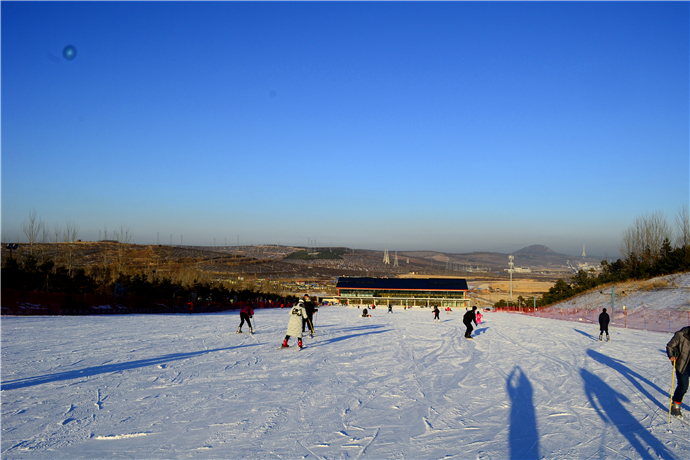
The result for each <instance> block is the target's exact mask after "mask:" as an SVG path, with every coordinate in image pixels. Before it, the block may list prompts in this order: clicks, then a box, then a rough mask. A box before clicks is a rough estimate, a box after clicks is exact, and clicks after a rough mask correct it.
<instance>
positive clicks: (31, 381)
mask: <svg viewBox="0 0 690 460" xmlns="http://www.w3.org/2000/svg"><path fill="white" fill-rule="evenodd" d="M256 345H258V344H248V345H240V346H237V347H227V348H216V349H214V350H201V351H193V352H189V353H173V354H170V355H165V356H160V357H158V358H149V359H139V360H136V361H130V362H125V363H117V364H104V365H102V366H93V367H87V368H85V369H78V370H72V371H64V372H57V373H55V374H48V375H41V376H38V377H28V378H25V379H17V380H8V381H7V382H2V386H1V388H2V390H16V389H17V388H25V387H31V386H35V385H43V384H44V383H51V382H60V381H63V380H72V379H78V378H82V377H92V376H94V375H99V374H108V373H111V372H122V371H126V370H130V369H137V368H140V367H147V366H154V365H156V364H163V363H168V362H171V361H178V360H181V359H188V358H193V357H195V356H199V355H203V354H205V353H214V352H217V351H226V350H233V349H235V348H243V347H251V346H256Z"/></svg>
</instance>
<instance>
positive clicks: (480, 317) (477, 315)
mask: <svg viewBox="0 0 690 460" xmlns="http://www.w3.org/2000/svg"><path fill="white" fill-rule="evenodd" d="M475 316H476V317H477V326H479V325H480V324H482V312H481V311H479V310H477V313H476V314H475Z"/></svg>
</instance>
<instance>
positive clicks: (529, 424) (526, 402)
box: [506, 366, 540, 460]
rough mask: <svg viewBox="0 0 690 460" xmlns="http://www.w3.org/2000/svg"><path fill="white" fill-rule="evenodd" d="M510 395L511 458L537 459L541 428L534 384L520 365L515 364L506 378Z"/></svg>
mask: <svg viewBox="0 0 690 460" xmlns="http://www.w3.org/2000/svg"><path fill="white" fill-rule="evenodd" d="M506 388H507V390H508V396H510V401H511V405H510V432H509V434H508V441H509V443H510V458H511V459H513V460H521V459H536V458H540V455H539V430H537V417H536V414H535V412H534V400H533V393H534V391H533V390H532V384H530V383H529V379H527V376H526V375H525V373H524V372H523V371H522V369H521V368H520V367H519V366H515V367H514V368H513V371H512V372H511V373H510V375H509V376H508V378H507V380H506Z"/></svg>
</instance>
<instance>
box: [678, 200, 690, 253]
mask: <svg viewBox="0 0 690 460" xmlns="http://www.w3.org/2000/svg"><path fill="white" fill-rule="evenodd" d="M676 230H677V232H678V233H677V234H676V247H678V248H682V249H686V250H687V249H688V248H690V213H689V212H688V207H687V206H683V207H682V208H681V210H680V211H678V215H677V216H676Z"/></svg>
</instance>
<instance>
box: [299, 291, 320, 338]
mask: <svg viewBox="0 0 690 460" xmlns="http://www.w3.org/2000/svg"><path fill="white" fill-rule="evenodd" d="M303 300H304V309H305V310H306V311H307V317H306V318H302V332H304V329H305V327H306V326H309V331H310V332H309V334H310V336H311V337H314V332H313V329H314V312H316V311H318V309H317V308H316V306H315V305H314V302H312V301H311V300H309V294H304V299H303Z"/></svg>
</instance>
